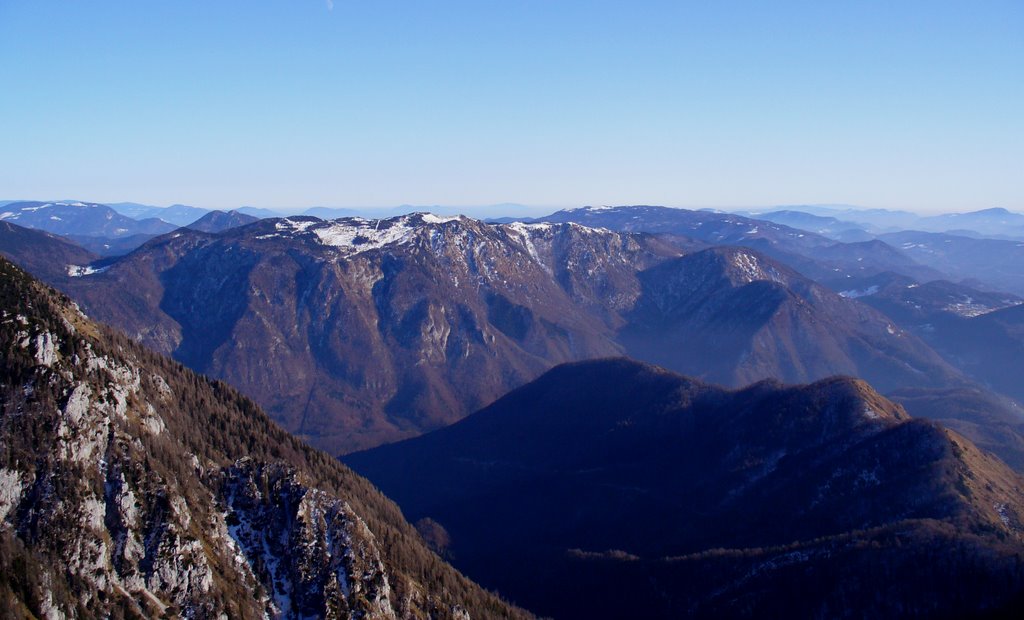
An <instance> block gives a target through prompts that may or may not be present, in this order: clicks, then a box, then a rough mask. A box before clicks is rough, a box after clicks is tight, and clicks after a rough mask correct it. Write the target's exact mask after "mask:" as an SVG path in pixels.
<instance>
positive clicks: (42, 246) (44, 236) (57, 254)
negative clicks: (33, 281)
mask: <svg viewBox="0 0 1024 620" xmlns="http://www.w3.org/2000/svg"><path fill="white" fill-rule="evenodd" d="M0 254H2V255H3V256H5V257H7V258H8V259H10V260H12V261H15V262H16V263H18V264H19V265H21V266H22V267H23V268H25V269H26V270H28V271H29V272H30V273H32V274H35V275H36V276H37V277H39V278H42V279H44V280H47V281H49V282H53V281H60V280H63V279H64V278H66V277H68V276H69V275H71V274H75V273H82V272H83V271H84V269H85V267H87V266H88V265H89V264H90V263H93V262H95V261H97V260H99V256H97V255H96V254H93V253H92V252H90V251H88V250H86V249H85V248H82V247H81V246H78V245H75V244H74V243H71V242H69V241H67V240H65V239H63V238H61V237H58V236H57V235H54V234H51V233H48V232H45V231H42V230H32V229H31V228H24V227H22V226H18V225H16V224H12V223H10V222H0Z"/></svg>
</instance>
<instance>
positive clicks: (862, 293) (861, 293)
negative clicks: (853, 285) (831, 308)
mask: <svg viewBox="0 0 1024 620" xmlns="http://www.w3.org/2000/svg"><path fill="white" fill-rule="evenodd" d="M877 292H878V285H876V284H872V285H871V286H869V287H867V288H866V289H864V290H855V289H853V290H849V291H840V292H839V296H840V297H846V298H848V299H856V298H858V297H867V296H869V295H874V294H875V293H877Z"/></svg>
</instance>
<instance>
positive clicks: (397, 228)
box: [51, 214, 987, 453]
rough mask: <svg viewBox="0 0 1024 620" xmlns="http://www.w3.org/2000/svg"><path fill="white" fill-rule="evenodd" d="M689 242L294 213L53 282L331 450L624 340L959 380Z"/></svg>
mask: <svg viewBox="0 0 1024 620" xmlns="http://www.w3.org/2000/svg"><path fill="white" fill-rule="evenodd" d="M694 246H696V247H703V245H702V244H701V243H699V242H692V241H685V240H682V238H680V237H677V236H671V235H669V236H654V235H651V234H647V233H615V232H611V231H608V230H600V229H593V228H588V227H584V226H581V225H578V224H574V223H536V224H523V223H513V224H503V225H490V224H485V223H483V222H480V221H477V220H472V219H469V218H442V217H438V216H433V215H429V214H418V215H411V216H402V217H398V218H391V219H387V220H362V219H347V220H346V219H342V220H335V221H332V222H324V221H321V220H317V219H315V218H289V219H279V220H260V221H258V222H255V223H252V224H250V225H247V226H242V227H240V228H234V229H231V230H228V231H225V232H223V233H220V234H216V235H213V234H206V233H202V232H199V231H190V230H186V229H179V230H177V231H175V232H174V233H172V234H170V235H166V236H164V237H161V238H158V239H154V240H153V241H150V242H149V243H147V244H146V245H145V246H143V247H141V248H139V249H138V250H136V251H135V252H133V253H132V254H130V255H127V256H125V257H122V258H120V259H117V260H114V261H112V262H109V263H106V264H104V265H103V267H102V268H101V269H102V270H100V269H95V270H92V271H89V270H88V269H86V268H82V269H81V270H78V271H76V270H75V269H74V268H72V269H71V271H72V272H74V273H75V275H74V276H62V277H59V278H56V279H54V280H51V283H52V284H54V285H56V286H58V287H60V288H62V289H63V290H65V291H66V292H68V293H69V294H70V295H71V296H72V297H73V298H74V299H76V300H77V301H79V303H81V304H82V306H83V308H84V309H85V310H86V312H88V313H89V314H90V316H94V317H96V318H98V319H100V320H103V321H105V322H108V323H110V324H112V325H116V326H118V327H120V328H122V329H124V330H125V331H126V332H127V333H128V334H130V335H131V336H132V337H133V338H136V339H138V340H139V341H140V342H143V343H145V344H147V345H149V346H151V347H153V348H155V349H156V350H158V351H160V352H163V353H169V354H173V355H174V356H175V358H177V359H178V360H180V361H182V362H184V363H185V364H186V365H188V366H190V367H191V368H193V369H196V370H198V371H200V372H204V373H208V374H210V375H212V376H215V377H218V378H221V379H224V380H226V381H228V382H229V383H231V384H232V385H235V386H238V387H239V388H240V389H241V390H242V391H243V392H244V393H246V394H248V395H249V396H251V397H253V398H255V399H256V400H257V402H260V403H261V405H263V406H264V407H266V409H267V410H268V412H269V413H270V414H271V415H272V416H273V417H274V418H275V419H276V420H277V421H278V422H279V423H281V424H282V425H284V426H285V428H286V429H287V430H289V431H290V432H293V433H296V434H298V435H300V436H301V437H303V438H305V439H307V440H308V441H311V442H312V443H313V444H314V445H316V446H318V447H321V448H324V449H326V450H328V451H330V452H332V453H343V452H348V451H352V450H356V449H361V448H366V447H370V446H372V445H377V444H379V443H383V442H386V441H393V440H395V439H400V438H403V437H409V436H412V435H416V434H419V433H422V432H424V431H427V430H431V429H434V428H438V427H440V426H443V425H446V424H450V423H452V422H454V421H456V420H458V419H460V418H462V417H463V416H465V415H467V414H469V413H471V412H472V411H474V410H476V409H478V408H480V407H482V406H484V405H486V404H488V403H490V402H491V401H493V400H494V399H496V398H498V397H499V396H501V395H502V394H504V393H505V392H507V391H508V390H510V389H512V388H514V387H517V386H519V385H522V384H524V383H526V382H527V381H529V380H531V379H534V378H536V377H537V376H539V375H540V374H541V373H543V372H544V371H545V370H547V369H548V368H550V367H552V366H553V365H555V364H558V363H562V362H566V361H572V360H578V359H587V358H594V357H602V356H608V355H619V354H623V353H626V354H629V355H632V356H635V357H638V358H640V359H646V360H648V361H653V362H655V363H660V364H664V365H666V366H668V367H670V368H673V369H675V370H677V371H680V372H686V373H689V374H692V375H694V376H699V377H702V378H704V379H706V380H711V381H716V382H720V383H724V384H726V385H732V386H740V385H744V384H746V383H748V382H750V381H755V380H759V379H764V378H776V379H779V380H783V381H790V382H803V381H811V380H815V379H819V378H823V377H825V376H829V375H832V374H837V373H843V374H854V375H858V376H862V377H864V378H866V379H868V380H869V381H873V382H876V383H877V384H878V386H879V387H880V389H883V390H886V391H888V390H893V389H897V388H904V387H917V388H922V387H923V388H940V387H950V386H968V385H971V382H970V380H969V379H968V378H967V377H965V376H963V374H962V373H961V372H960V371H959V370H957V369H956V368H954V367H953V366H952V365H950V364H949V363H948V362H947V361H945V360H943V359H942V358H941V357H940V356H939V355H937V354H936V353H935V352H934V351H932V350H931V349H930V348H929V347H928V346H927V345H925V344H924V343H923V342H922V341H921V340H920V339H918V338H917V337H916V336H914V335H913V334H912V333H910V332H908V331H906V330H903V329H901V328H900V327H899V326H898V325H897V324H895V323H894V322H892V321H891V320H889V319H888V318H887V317H885V316H883V315H881V314H879V313H877V312H876V311H874V310H872V309H871V308H869V307H867V306H865V305H863V304H861V303H859V302H858V301H857V300H855V299H848V298H843V297H842V296H840V295H837V294H835V293H832V292H831V291H829V290H828V289H826V288H824V287H822V286H819V285H817V284H815V283H814V282H812V281H811V280H809V279H807V278H805V277H803V276H802V275H800V274H799V273H797V272H796V271H794V270H792V269H789V268H787V267H786V266H784V265H782V264H780V263H778V262H776V261H773V260H771V259H770V258H768V257H766V256H764V255H762V254H759V253H758V252H756V251H753V250H750V249H745V248H730V249H727V248H709V249H705V250H698V251H689V252H687V251H686V250H684V249H683V248H684V247H691V248H693V247H694ZM65 273H67V272H65ZM86 273H87V275H79V274H86ZM709 350H713V351H714V352H715V354H714V355H707V354H706V351H709ZM972 436H973V435H972ZM977 438H978V439H979V441H983V438H982V437H981V436H980V435H978V436H977ZM983 443H984V441H983ZM986 445H987V444H986Z"/></svg>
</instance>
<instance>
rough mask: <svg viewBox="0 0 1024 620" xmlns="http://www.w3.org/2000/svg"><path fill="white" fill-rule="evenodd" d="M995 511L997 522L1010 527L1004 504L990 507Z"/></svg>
mask: <svg viewBox="0 0 1024 620" xmlns="http://www.w3.org/2000/svg"><path fill="white" fill-rule="evenodd" d="M992 507H993V508H995V509H996V513H998V514H999V520H1000V521H1002V522H1003V525H1005V526H1006V527H1010V517H1009V516H1008V515H1007V514H1006V504H1005V503H1002V502H1000V503H998V504H995V505H993V506H992Z"/></svg>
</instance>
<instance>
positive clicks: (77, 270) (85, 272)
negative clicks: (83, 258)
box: [68, 265, 109, 278]
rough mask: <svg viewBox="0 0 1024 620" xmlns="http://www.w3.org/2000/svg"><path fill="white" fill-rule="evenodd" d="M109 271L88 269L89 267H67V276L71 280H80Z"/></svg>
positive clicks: (105, 268)
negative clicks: (83, 277)
mask: <svg viewBox="0 0 1024 620" xmlns="http://www.w3.org/2000/svg"><path fill="white" fill-rule="evenodd" d="M107 269H109V267H90V266H89V265H85V266H81V265H68V275H69V276H71V277H72V278H81V277H82V276H91V275H92V274H94V273H103V272H104V271H106V270H107Z"/></svg>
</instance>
